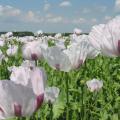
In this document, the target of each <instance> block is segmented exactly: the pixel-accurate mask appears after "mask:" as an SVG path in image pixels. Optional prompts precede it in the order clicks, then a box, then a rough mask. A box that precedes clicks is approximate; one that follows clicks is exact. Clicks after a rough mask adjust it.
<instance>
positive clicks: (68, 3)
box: [59, 1, 72, 7]
mask: <svg viewBox="0 0 120 120" xmlns="http://www.w3.org/2000/svg"><path fill="white" fill-rule="evenodd" d="M71 5H72V4H71V2H70V1H63V2H61V3H60V4H59V6H60V7H69V6H71Z"/></svg>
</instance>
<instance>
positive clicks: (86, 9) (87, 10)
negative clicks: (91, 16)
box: [82, 8, 91, 13]
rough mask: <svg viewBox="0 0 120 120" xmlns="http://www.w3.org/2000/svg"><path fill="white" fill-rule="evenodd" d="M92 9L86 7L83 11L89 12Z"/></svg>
mask: <svg viewBox="0 0 120 120" xmlns="http://www.w3.org/2000/svg"><path fill="white" fill-rule="evenodd" d="M90 11H91V10H90V9H88V8H84V9H83V10H82V12H83V13H89V12H90Z"/></svg>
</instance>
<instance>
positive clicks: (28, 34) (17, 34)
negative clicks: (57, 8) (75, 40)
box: [0, 31, 88, 37]
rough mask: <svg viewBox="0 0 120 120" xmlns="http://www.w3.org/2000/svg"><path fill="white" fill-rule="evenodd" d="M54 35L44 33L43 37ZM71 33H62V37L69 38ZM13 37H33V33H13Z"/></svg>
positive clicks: (52, 34)
mask: <svg viewBox="0 0 120 120" xmlns="http://www.w3.org/2000/svg"><path fill="white" fill-rule="evenodd" d="M5 33H6V32H0V35H1V34H5ZM55 34H56V33H44V35H45V36H49V35H51V36H54V35H55ZM70 34H72V33H62V35H63V36H69V35H70ZM84 34H86V35H87V34H88V33H84ZM13 36H19V37H24V36H34V33H33V32H28V31H23V32H13Z"/></svg>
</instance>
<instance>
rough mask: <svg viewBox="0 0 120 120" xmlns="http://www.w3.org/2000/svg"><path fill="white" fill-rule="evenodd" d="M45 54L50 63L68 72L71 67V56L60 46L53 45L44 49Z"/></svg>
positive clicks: (53, 66) (57, 68)
mask: <svg viewBox="0 0 120 120" xmlns="http://www.w3.org/2000/svg"><path fill="white" fill-rule="evenodd" d="M42 52H43V56H44V58H45V60H46V61H47V62H48V64H49V65H50V66H51V67H52V68H53V69H56V70H60V71H65V72H68V71H69V70H70V69H71V62H70V60H69V57H68V56H67V55H66V54H65V53H63V52H62V51H61V49H60V48H58V47H56V46H53V47H49V48H47V49H42Z"/></svg>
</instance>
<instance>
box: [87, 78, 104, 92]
mask: <svg viewBox="0 0 120 120" xmlns="http://www.w3.org/2000/svg"><path fill="white" fill-rule="evenodd" d="M86 84H87V87H88V89H89V90H90V91H91V92H94V91H99V90H100V89H101V88H102V86H103V81H102V80H97V79H93V80H89V81H87V82H86Z"/></svg>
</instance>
